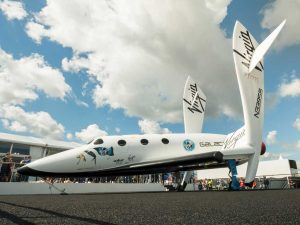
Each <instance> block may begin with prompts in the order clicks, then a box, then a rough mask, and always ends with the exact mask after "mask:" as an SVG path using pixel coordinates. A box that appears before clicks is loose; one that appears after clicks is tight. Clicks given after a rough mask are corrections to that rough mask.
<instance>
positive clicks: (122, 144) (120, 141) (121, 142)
mask: <svg viewBox="0 0 300 225" xmlns="http://www.w3.org/2000/svg"><path fill="white" fill-rule="evenodd" d="M118 145H120V146H124V145H126V141H125V140H119V141H118Z"/></svg>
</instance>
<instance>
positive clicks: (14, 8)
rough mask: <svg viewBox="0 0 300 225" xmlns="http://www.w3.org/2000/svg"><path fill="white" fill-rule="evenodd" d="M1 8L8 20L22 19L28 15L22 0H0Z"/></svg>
mask: <svg viewBox="0 0 300 225" xmlns="http://www.w3.org/2000/svg"><path fill="white" fill-rule="evenodd" d="M0 10H1V11H2V12H3V13H4V15H5V16H6V17H7V19H8V20H14V19H17V20H22V19H23V18H25V17H26V16H27V12H26V11H25V9H24V7H23V4H22V2H18V1H8V0H4V1H0Z"/></svg>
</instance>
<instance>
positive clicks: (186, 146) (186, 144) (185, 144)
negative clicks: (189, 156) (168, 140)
mask: <svg viewBox="0 0 300 225" xmlns="http://www.w3.org/2000/svg"><path fill="white" fill-rule="evenodd" d="M183 147H184V149H185V150H186V151H188V152H191V151H193V150H194V149H195V143H194V142H193V141H192V140H190V139H186V140H184V141H183Z"/></svg>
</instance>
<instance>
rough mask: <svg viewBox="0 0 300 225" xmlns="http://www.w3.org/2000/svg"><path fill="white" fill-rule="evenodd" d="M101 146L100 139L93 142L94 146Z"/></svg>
mask: <svg viewBox="0 0 300 225" xmlns="http://www.w3.org/2000/svg"><path fill="white" fill-rule="evenodd" d="M101 144H103V140H102V139H101V138H99V139H97V140H96V141H95V142H94V145H101Z"/></svg>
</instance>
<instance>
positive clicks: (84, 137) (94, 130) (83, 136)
mask: <svg viewBox="0 0 300 225" xmlns="http://www.w3.org/2000/svg"><path fill="white" fill-rule="evenodd" d="M106 135H107V132H106V131H104V130H101V129H100V128H99V127H98V125H97V124H91V125H89V126H88V127H87V128H85V129H82V130H81V131H80V132H76V133H75V136H76V137H77V138H78V139H80V140H81V141H83V142H88V141H90V140H92V139H94V138H96V137H101V136H106Z"/></svg>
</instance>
